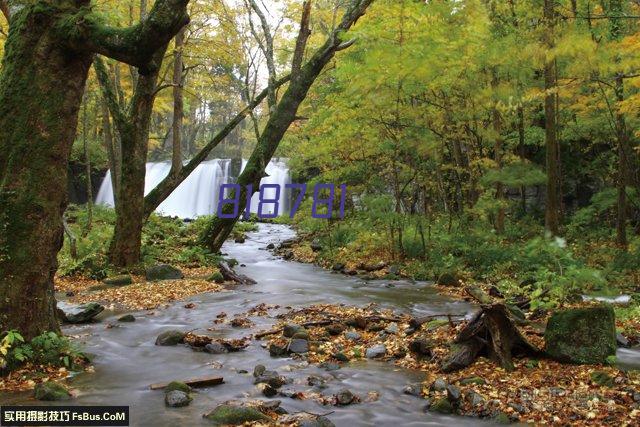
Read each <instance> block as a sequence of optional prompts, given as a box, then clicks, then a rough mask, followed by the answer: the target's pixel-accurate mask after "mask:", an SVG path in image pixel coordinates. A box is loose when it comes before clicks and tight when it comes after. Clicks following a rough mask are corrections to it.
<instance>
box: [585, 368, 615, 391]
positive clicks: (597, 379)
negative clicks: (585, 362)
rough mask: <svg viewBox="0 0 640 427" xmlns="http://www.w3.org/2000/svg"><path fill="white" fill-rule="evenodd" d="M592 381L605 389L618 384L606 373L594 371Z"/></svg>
mask: <svg viewBox="0 0 640 427" xmlns="http://www.w3.org/2000/svg"><path fill="white" fill-rule="evenodd" d="M591 381H592V382H593V383H595V384H598V385H601V386H605V387H613V386H614V385H615V384H616V383H615V379H614V378H613V377H612V376H611V375H609V374H607V373H606V372H604V371H593V372H592V373H591Z"/></svg>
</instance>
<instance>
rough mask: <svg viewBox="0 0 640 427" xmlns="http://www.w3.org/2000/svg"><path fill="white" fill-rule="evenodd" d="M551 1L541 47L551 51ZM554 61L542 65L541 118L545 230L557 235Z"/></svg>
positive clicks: (547, 5)
mask: <svg viewBox="0 0 640 427" xmlns="http://www.w3.org/2000/svg"><path fill="white" fill-rule="evenodd" d="M554 4H555V0H544V19H545V21H546V26H547V27H546V29H545V35H544V37H545V45H546V48H547V49H548V51H551V50H552V49H553V47H554V45H555V41H554V37H555V35H554V32H555V20H556V13H555V6H554ZM556 73H557V70H556V61H555V58H551V59H547V60H546V62H545V65H544V89H545V98H544V118H545V125H544V126H545V141H546V169H547V198H546V205H545V227H546V229H547V230H548V231H549V232H550V233H552V234H554V235H557V234H559V232H560V205H561V202H560V198H561V197H562V194H561V188H560V164H559V163H560V158H559V157H560V156H559V152H560V151H559V147H558V132H557V123H556V116H557V111H556V106H557V104H556V102H557V93H556V90H557V88H556Z"/></svg>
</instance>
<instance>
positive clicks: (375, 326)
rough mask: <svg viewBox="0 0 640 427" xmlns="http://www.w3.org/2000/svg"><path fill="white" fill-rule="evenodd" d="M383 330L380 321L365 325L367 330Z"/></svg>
mask: <svg viewBox="0 0 640 427" xmlns="http://www.w3.org/2000/svg"><path fill="white" fill-rule="evenodd" d="M383 330H384V325H383V324H382V323H373V324H371V325H368V326H367V331H371V332H380V331H383Z"/></svg>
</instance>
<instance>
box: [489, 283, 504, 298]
mask: <svg viewBox="0 0 640 427" xmlns="http://www.w3.org/2000/svg"><path fill="white" fill-rule="evenodd" d="M489 296H492V297H494V298H504V295H502V292H500V289H498V287H497V286H495V285H491V287H490V288H489Z"/></svg>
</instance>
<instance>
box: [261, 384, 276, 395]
mask: <svg viewBox="0 0 640 427" xmlns="http://www.w3.org/2000/svg"><path fill="white" fill-rule="evenodd" d="M262 394H263V395H264V396H265V397H273V396H275V395H276V394H278V389H276V388H275V387H272V386H271V385H270V384H263V387H262Z"/></svg>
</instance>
